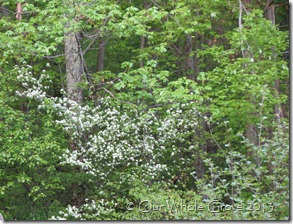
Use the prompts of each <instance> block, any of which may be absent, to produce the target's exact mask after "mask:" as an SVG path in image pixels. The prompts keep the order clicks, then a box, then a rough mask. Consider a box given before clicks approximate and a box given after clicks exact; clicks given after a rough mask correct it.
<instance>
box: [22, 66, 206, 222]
mask: <svg viewBox="0 0 293 224" xmlns="http://www.w3.org/2000/svg"><path fill="white" fill-rule="evenodd" d="M16 69H17V70H18V72H19V76H18V79H19V80H20V81H21V82H22V85H23V86H24V87H25V88H26V90H25V91H23V92H22V93H18V94H19V95H21V96H26V97H28V98H30V99H35V100H37V101H38V103H39V109H40V110H47V111H48V110H49V111H52V112H53V113H55V114H56V116H57V117H58V119H56V121H55V122H56V124H58V125H61V126H62V127H63V130H64V132H65V133H67V134H68V136H69V138H70V142H72V143H73V144H74V146H75V147H74V149H73V148H68V149H67V150H66V151H65V152H64V154H63V156H62V158H61V160H62V162H61V164H60V165H63V166H72V167H75V168H76V170H75V172H78V173H79V174H81V175H84V176H85V177H86V180H85V185H87V186H89V185H90V186H91V188H94V189H92V190H93V191H94V192H95V195H94V198H95V200H100V199H102V198H103V197H107V196H108V195H107V194H108V193H109V192H107V191H109V190H113V191H114V189H115V191H118V193H117V192H116V193H115V194H120V193H119V191H121V192H122V191H123V192H124V194H125V193H127V191H125V190H123V189H122V188H123V187H125V188H126V189H127V188H131V183H132V178H131V177H134V176H136V177H138V179H140V180H142V182H144V183H147V184H151V183H153V182H159V181H162V180H170V179H171V178H172V177H174V175H183V174H182V173H183V171H182V167H185V169H184V173H185V174H184V175H191V174H190V173H192V172H196V170H195V166H194V161H195V160H196V158H195V157H196V156H198V153H195V152H196V151H198V150H199V140H198V139H197V138H196V132H197V131H198V130H201V129H202V128H199V122H200V119H202V118H201V116H200V113H199V112H198V111H197V109H196V103H185V104H176V105H175V104H174V105H171V106H168V107H166V108H161V110H160V111H156V110H152V111H147V110H139V109H135V110H131V109H129V108H126V107H123V105H121V106H120V107H118V106H114V104H113V103H111V99H110V98H104V99H103V100H102V102H101V104H100V106H98V107H95V108H92V107H90V106H88V105H79V104H77V103H76V102H75V101H72V100H70V99H69V98H67V97H50V96H48V94H47V93H46V90H47V89H48V87H46V86H44V85H43V84H42V83H43V82H44V81H45V78H46V76H45V75H44V74H42V75H41V76H40V77H39V78H38V79H37V78H34V77H32V74H31V72H30V67H29V66H23V67H22V68H16ZM167 164H168V165H167ZM186 172H190V173H186ZM113 181H114V182H115V186H114V185H113ZM79 185H81V183H79ZM87 188H88V187H87ZM121 189H122V190H121ZM84 197H85V196H84ZM83 203H84V204H83V205H79V207H78V208H75V207H72V206H74V205H69V207H67V210H66V211H67V212H65V213H60V217H59V218H65V219H67V218H69V217H71V218H75V219H79V218H81V216H79V215H80V214H82V213H83V211H84V210H89V209H91V207H89V206H86V203H85V201H84V200H83ZM103 206H106V207H107V204H105V205H103ZM106 207H105V209H106ZM95 214H97V213H95ZM97 216H98V214H97Z"/></svg>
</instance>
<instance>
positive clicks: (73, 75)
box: [65, 23, 83, 104]
mask: <svg viewBox="0 0 293 224" xmlns="http://www.w3.org/2000/svg"><path fill="white" fill-rule="evenodd" d="M66 28H67V29H69V28H70V24H69V23H68V24H67V25H66ZM80 47H81V46H80V44H79V41H78V39H77V35H76V34H75V33H74V32H73V31H70V30H68V31H67V32H66V33H65V60H66V82H67V94H68V98H69V99H71V100H74V101H76V102H77V103H79V104H81V103H82V102H83V90H82V88H81V87H80V86H79V84H80V83H81V82H82V61H81V57H80V52H81V51H80V50H81V49H80Z"/></svg>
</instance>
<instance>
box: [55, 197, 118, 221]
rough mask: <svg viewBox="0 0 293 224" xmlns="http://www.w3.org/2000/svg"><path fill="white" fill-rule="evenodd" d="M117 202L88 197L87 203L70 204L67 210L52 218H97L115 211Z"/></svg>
mask: <svg viewBox="0 0 293 224" xmlns="http://www.w3.org/2000/svg"><path fill="white" fill-rule="evenodd" d="M116 205H117V204H115V203H114V202H113V201H112V202H108V201H105V200H104V199H101V200H99V201H97V202H96V201H94V200H91V201H89V200H88V199H86V203H85V204H83V205H82V206H80V207H79V208H77V207H75V206H71V205H68V206H67V207H66V211H65V212H62V211H60V212H59V216H57V217H55V216H53V217H51V220H68V219H71V220H72V219H75V220H88V219H97V218H99V217H101V216H103V215H107V214H109V213H110V212H112V211H114V207H115V206H116Z"/></svg>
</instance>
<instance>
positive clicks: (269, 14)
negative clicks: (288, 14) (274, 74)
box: [266, 0, 283, 124]
mask: <svg viewBox="0 0 293 224" xmlns="http://www.w3.org/2000/svg"><path fill="white" fill-rule="evenodd" d="M266 3H267V9H266V18H267V19H268V20H270V21H271V22H272V25H276V21H275V6H274V3H273V2H272V0H266ZM272 56H273V57H272V58H273V60H275V61H276V60H277V59H276V57H277V55H276V53H274V47H272ZM279 85H280V81H279V79H276V80H275V90H276V95H277V98H279V96H280V89H279ZM274 109H275V115H276V121H277V122H278V124H280V119H281V118H282V117H283V112H282V107H281V105H280V104H279V103H277V104H275V106H274Z"/></svg>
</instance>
